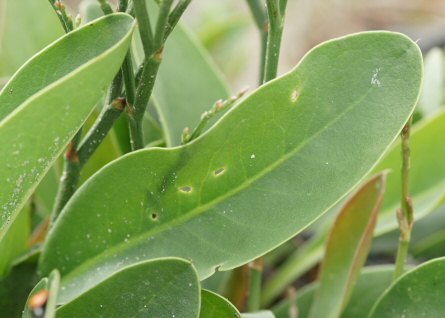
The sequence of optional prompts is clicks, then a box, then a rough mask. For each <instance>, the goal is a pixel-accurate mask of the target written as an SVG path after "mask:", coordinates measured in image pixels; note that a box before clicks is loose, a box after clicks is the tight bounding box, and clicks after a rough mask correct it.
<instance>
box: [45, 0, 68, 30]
mask: <svg viewBox="0 0 445 318" xmlns="http://www.w3.org/2000/svg"><path fill="white" fill-rule="evenodd" d="M49 3H50V4H51V6H52V7H53V9H54V11H55V12H56V15H57V17H58V18H59V20H60V23H61V24H62V27H63V29H64V30H65V33H68V32H71V31H72V30H73V29H74V25H73V20H72V18H71V17H70V16H69V15H68V14H67V13H66V8H65V5H64V4H63V3H62V2H61V1H59V0H57V1H56V0H49Z"/></svg>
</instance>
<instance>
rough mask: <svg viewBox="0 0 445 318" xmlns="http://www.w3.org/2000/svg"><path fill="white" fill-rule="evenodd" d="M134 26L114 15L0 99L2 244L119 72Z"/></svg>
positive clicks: (40, 63)
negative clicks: (13, 223)
mask: <svg viewBox="0 0 445 318" xmlns="http://www.w3.org/2000/svg"><path fill="white" fill-rule="evenodd" d="M133 25H134V24H133V19H132V18H131V17H130V16H128V15H125V14H116V15H111V16H107V17H105V18H102V19H99V20H97V21H95V22H91V23H90V24H88V25H86V26H85V27H83V28H81V29H78V30H76V31H74V32H71V33H69V34H68V35H66V36H64V37H62V38H61V39H60V40H58V41H56V42H54V43H53V44H52V45H50V46H49V47H47V48H46V49H45V50H43V51H41V52H40V53H38V54H37V55H35V56H34V57H33V58H32V59H31V60H29V61H28V62H27V63H26V64H25V65H24V66H23V67H22V68H21V69H20V70H19V71H18V72H17V73H16V74H15V75H14V76H13V77H12V79H11V80H10V81H9V83H8V84H7V85H6V86H5V87H4V88H3V90H2V91H1V92H0V153H1V156H0V192H1V195H0V240H1V238H2V237H3V235H4V234H5V233H6V231H7V229H8V227H9V226H10V224H11V222H12V221H13V220H14V219H15V218H16V216H17V213H18V211H19V210H20V208H21V207H22V206H23V204H24V202H25V200H26V199H27V198H28V197H29V196H30V195H31V193H32V191H33V190H34V189H35V187H36V186H37V184H38V183H39V181H40V180H41V179H42V178H43V176H44V175H45V173H46V172H47V171H48V169H49V168H50V166H51V164H52V163H53V162H54V160H55V159H56V158H57V157H58V155H59V154H60V153H61V152H62V151H63V149H64V148H65V146H66V145H67V143H68V142H69V140H70V139H71V138H72V137H73V136H74V134H75V133H76V131H77V130H78V129H79V128H80V127H81V125H82V123H83V122H84V120H85V119H86V117H87V116H88V114H89V113H90V112H91V110H92V109H93V107H94V104H95V103H96V102H97V100H98V99H99V97H100V96H101V95H102V94H103V92H104V91H105V89H106V88H107V86H108V84H109V83H110V82H111V80H112V79H113V76H114V75H115V74H116V72H117V71H118V69H119V66H120V64H121V62H122V60H123V57H124V56H125V53H126V51H127V49H128V46H129V41H130V39H131V33H132V30H133Z"/></svg>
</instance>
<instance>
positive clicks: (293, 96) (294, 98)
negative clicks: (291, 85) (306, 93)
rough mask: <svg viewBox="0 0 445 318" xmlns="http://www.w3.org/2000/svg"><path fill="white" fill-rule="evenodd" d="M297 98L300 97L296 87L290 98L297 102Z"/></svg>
mask: <svg viewBox="0 0 445 318" xmlns="http://www.w3.org/2000/svg"><path fill="white" fill-rule="evenodd" d="M297 99H298V91H297V89H294V91H293V92H292V95H291V96H290V100H291V101H292V103H295V102H296V101H297Z"/></svg>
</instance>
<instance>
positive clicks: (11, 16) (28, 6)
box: [0, 0, 64, 86]
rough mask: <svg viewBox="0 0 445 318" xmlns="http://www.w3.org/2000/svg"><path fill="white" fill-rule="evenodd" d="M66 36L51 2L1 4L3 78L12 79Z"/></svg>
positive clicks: (0, 67) (22, 0)
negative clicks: (38, 55) (10, 76)
mask: <svg viewBox="0 0 445 318" xmlns="http://www.w3.org/2000/svg"><path fill="white" fill-rule="evenodd" d="M63 33H64V31H63V29H62V26H61V25H60V22H59V20H58V19H57V16H56V14H55V13H54V10H53V9H52V8H51V5H50V4H49V2H48V1H41V0H39V1H36V0H20V1H17V0H0V77H5V76H9V75H12V74H13V73H14V72H15V71H17V69H18V68H19V67H20V66H21V65H22V64H23V63H25V62H26V60H28V59H29V58H30V57H31V56H33V55H34V54H35V53H37V52H38V51H40V50H41V49H43V48H44V47H45V46H47V45H48V44H50V43H51V42H53V41H55V40H56V39H57V38H59V37H61V36H62V35H63ZM0 86H1V85H0Z"/></svg>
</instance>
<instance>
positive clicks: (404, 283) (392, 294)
mask: <svg viewBox="0 0 445 318" xmlns="http://www.w3.org/2000/svg"><path fill="white" fill-rule="evenodd" d="M444 272H445V258H443V257H442V258H436V259H434V260H431V261H429V262H426V263H424V264H422V265H420V266H418V267H417V268H414V269H413V270H411V271H409V272H407V273H406V274H404V275H403V276H401V277H400V278H399V279H398V280H397V281H396V282H395V283H394V284H393V285H391V287H389V288H388V289H387V290H386V291H385V292H384V293H383V294H382V295H381V297H380V298H379V300H378V301H377V302H376V304H375V306H374V308H373V309H372V311H371V313H370V315H369V318H385V317H388V318H392V317H405V318H419V317H443V314H444V312H445V302H444V299H445V276H444V274H443V273H444Z"/></svg>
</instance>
